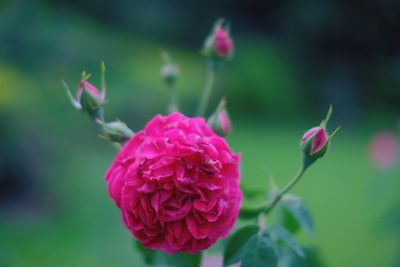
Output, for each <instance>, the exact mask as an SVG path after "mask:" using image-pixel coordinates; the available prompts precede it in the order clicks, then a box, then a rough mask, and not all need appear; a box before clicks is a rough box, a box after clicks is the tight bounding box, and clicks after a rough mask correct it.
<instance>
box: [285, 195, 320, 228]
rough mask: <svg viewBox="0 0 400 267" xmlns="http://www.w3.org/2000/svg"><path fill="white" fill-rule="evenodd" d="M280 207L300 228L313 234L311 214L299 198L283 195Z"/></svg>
mask: <svg viewBox="0 0 400 267" xmlns="http://www.w3.org/2000/svg"><path fill="white" fill-rule="evenodd" d="M281 205H282V207H283V208H286V209H287V211H289V212H290V213H291V214H292V215H293V217H294V218H295V219H296V220H297V222H298V223H299V224H300V226H301V227H302V228H303V229H304V230H305V231H306V232H307V233H308V234H310V235H313V234H314V232H315V230H314V222H313V220H312V217H311V213H310V211H309V210H308V208H307V206H306V204H305V203H304V202H303V201H302V200H301V199H300V198H299V197H296V196H293V195H285V196H284V197H282V200H281Z"/></svg>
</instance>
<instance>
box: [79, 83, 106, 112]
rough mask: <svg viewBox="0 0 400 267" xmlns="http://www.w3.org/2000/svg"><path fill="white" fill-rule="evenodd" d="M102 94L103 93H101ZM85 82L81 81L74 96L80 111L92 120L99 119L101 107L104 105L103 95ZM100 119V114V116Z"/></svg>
mask: <svg viewBox="0 0 400 267" xmlns="http://www.w3.org/2000/svg"><path fill="white" fill-rule="evenodd" d="M103 92H104V91H103ZM103 92H102V93H101V92H100V91H99V90H98V89H97V88H96V87H94V86H93V85H92V84H91V83H89V82H88V81H86V80H81V82H80V84H79V87H78V91H77V94H76V99H77V101H78V102H79V103H80V104H81V107H82V110H83V111H84V112H87V113H88V114H89V115H90V116H91V117H92V118H99V113H100V112H102V110H101V107H102V106H103V105H104V104H105V94H104V93H103ZM100 116H101V117H102V114H101V115H100Z"/></svg>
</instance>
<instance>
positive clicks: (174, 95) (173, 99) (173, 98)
mask: <svg viewBox="0 0 400 267" xmlns="http://www.w3.org/2000/svg"><path fill="white" fill-rule="evenodd" d="M168 89H169V91H170V93H169V94H170V103H169V106H168V110H167V111H168V112H169V113H172V112H175V111H178V105H179V104H178V92H177V89H176V86H174V85H170V86H169V88H168Z"/></svg>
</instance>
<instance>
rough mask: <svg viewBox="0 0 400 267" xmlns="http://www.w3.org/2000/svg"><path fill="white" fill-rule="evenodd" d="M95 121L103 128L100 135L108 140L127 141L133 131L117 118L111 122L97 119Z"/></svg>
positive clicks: (120, 142)
mask: <svg viewBox="0 0 400 267" xmlns="http://www.w3.org/2000/svg"><path fill="white" fill-rule="evenodd" d="M97 123H99V124H100V125H101V126H102V129H103V133H102V135H101V137H103V138H104V139H106V140H107V141H109V142H115V143H119V144H123V143H125V142H126V141H128V140H129V139H130V138H131V137H132V135H133V134H134V132H133V131H132V130H131V129H129V128H128V126H127V125H126V124H125V123H124V122H122V121H119V120H116V121H112V122H103V121H100V120H97Z"/></svg>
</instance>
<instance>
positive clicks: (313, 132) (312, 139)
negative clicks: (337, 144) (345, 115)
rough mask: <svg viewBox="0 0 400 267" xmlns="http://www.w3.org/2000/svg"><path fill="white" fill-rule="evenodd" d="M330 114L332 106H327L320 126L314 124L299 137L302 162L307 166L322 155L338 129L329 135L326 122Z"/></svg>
mask: <svg viewBox="0 0 400 267" xmlns="http://www.w3.org/2000/svg"><path fill="white" fill-rule="evenodd" d="M331 115H332V106H330V107H329V111H328V114H327V115H326V118H325V119H324V120H323V121H322V122H321V124H320V126H316V127H313V128H311V129H310V130H308V131H307V132H306V133H305V134H304V135H303V138H302V139H301V142H300V147H301V150H302V151H303V156H304V163H305V164H306V165H307V166H309V165H310V164H312V163H313V162H314V161H316V160H317V159H319V158H321V157H323V156H324V155H325V153H326V151H327V150H328V146H329V143H330V140H331V139H332V137H333V136H334V134H335V133H336V132H337V131H338V130H339V128H337V129H336V130H335V131H334V132H333V133H332V134H331V135H329V134H328V131H327V130H326V124H327V123H328V121H329V119H330V117H331Z"/></svg>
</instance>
